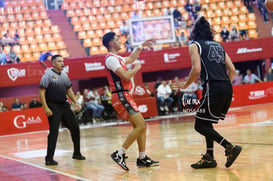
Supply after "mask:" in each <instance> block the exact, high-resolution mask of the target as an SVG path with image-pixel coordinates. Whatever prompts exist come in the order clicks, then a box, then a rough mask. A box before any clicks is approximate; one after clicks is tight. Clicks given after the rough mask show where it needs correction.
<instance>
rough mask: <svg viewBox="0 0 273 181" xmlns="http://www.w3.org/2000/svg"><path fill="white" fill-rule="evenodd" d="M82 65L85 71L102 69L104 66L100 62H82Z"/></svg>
mask: <svg viewBox="0 0 273 181" xmlns="http://www.w3.org/2000/svg"><path fill="white" fill-rule="evenodd" d="M84 67H85V70H86V71H87V72H88V71H95V70H103V69H104V66H103V65H102V64H101V63H100V62H94V63H84Z"/></svg>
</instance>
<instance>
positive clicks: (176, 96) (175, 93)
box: [170, 77, 181, 112]
mask: <svg viewBox="0 0 273 181" xmlns="http://www.w3.org/2000/svg"><path fill="white" fill-rule="evenodd" d="M178 81H179V79H178V77H175V78H174V84H175V83H177V82H178ZM174 84H173V83H172V84H171V89H172V93H171V95H170V96H171V97H172V98H173V102H172V104H171V108H172V111H173V112H177V111H178V110H181V104H180V103H179V102H180V100H179V97H180V91H179V90H178V88H177V87H174Z"/></svg>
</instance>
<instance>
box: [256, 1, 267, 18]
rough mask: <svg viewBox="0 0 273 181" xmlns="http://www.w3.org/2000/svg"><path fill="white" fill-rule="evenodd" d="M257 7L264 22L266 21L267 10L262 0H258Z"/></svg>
mask: <svg viewBox="0 0 273 181" xmlns="http://www.w3.org/2000/svg"><path fill="white" fill-rule="evenodd" d="M257 5H258V9H259V11H260V13H261V14H262V15H263V17H264V23H268V22H269V20H268V11H267V9H266V7H265V5H264V0H258V4H257Z"/></svg>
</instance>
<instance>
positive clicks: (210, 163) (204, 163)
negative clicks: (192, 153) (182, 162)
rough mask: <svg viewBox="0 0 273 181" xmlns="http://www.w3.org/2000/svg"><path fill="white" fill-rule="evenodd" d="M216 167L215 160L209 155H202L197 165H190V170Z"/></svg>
mask: <svg viewBox="0 0 273 181" xmlns="http://www.w3.org/2000/svg"><path fill="white" fill-rule="evenodd" d="M216 166H217V163H216V160H214V158H213V157H212V156H210V155H209V154H205V155H203V157H202V158H201V160H199V161H198V162H197V163H194V164H191V167H192V168H195V169H199V168H215V167H216Z"/></svg>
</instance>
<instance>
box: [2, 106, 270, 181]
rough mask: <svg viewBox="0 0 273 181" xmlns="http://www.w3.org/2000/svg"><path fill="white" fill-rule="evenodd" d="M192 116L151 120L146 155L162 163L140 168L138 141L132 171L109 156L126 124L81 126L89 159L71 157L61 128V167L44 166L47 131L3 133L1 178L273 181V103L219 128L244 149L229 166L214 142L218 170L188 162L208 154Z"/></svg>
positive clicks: (246, 110)
mask: <svg viewBox="0 0 273 181" xmlns="http://www.w3.org/2000/svg"><path fill="white" fill-rule="evenodd" d="M193 121H194V117H193V116H186V117H184V116H181V115H174V116H169V117H161V118H155V119H151V120H147V123H148V132H147V134H148V137H147V153H148V155H149V156H150V157H152V158H153V159H155V160H159V161H160V166H158V167H151V168H141V169H139V168H137V167H136V157H137V154H138V153H137V145H136V144H133V145H132V146H131V147H130V148H129V150H128V151H127V155H128V156H129V158H128V160H127V165H128V167H129V168H130V171H129V172H125V171H123V170H122V169H121V168H119V167H118V166H117V165H116V164H115V163H114V162H113V161H112V160H111V158H110V154H111V153H112V152H113V151H115V150H116V149H117V148H118V147H119V146H120V145H121V144H122V141H123V140H124V139H125V137H126V135H127V134H128V133H129V132H130V130H131V127H130V126H129V125H128V124H122V123H120V124H118V125H117V124H112V125H109V124H108V125H103V124H98V125H96V126H93V125H92V126H91V125H89V126H84V127H81V147H82V153H83V154H84V155H85V156H86V157H87V160H85V161H75V160H72V159H71V155H72V143H71V139H70V135H69V132H68V131H67V130H65V129H64V130H61V131H60V134H59V139H58V143H57V150H56V156H55V160H56V161H58V162H59V165H58V166H50V167H49V166H48V167H47V166H45V165H44V156H45V153H46V142H47V132H46V131H43V132H38V133H31V134H20V135H12V136H2V137H0V180H1V181H2V180H8V181H13V180H16V181H21V180H22V181H23V180H39V181H47V180H50V181H55V180H65V181H66V180H92V181H116V180H122V181H127V180H128V181H138V180H139V181H178V180H179V181H180V180H190V181H195V180H198V181H201V180H209V181H218V180H220V181H222V180H224V181H226V180H227V181H237V180H238V181H239V180H243V181H244V180H246V181H252V180H253V181H257V180H262V181H268V180H269V181H270V180H271V181H272V180H273V104H264V105H258V106H249V107H243V108H236V109H233V110H230V112H229V114H228V116H227V118H226V119H225V120H224V121H222V122H220V124H218V125H217V126H215V128H216V129H217V130H218V131H219V132H220V133H221V134H222V135H223V136H224V137H226V138H227V139H228V140H229V141H231V142H232V143H234V144H238V145H241V146H242V147H243V151H242V153H241V155H240V156H239V157H238V159H237V160H236V162H235V163H234V164H233V165H232V166H231V167H230V168H228V169H227V168H225V166H224V165H225V161H226V157H225V156H224V149H223V148H222V147H220V146H219V145H218V144H216V143H215V144H214V147H215V158H216V161H217V163H218V166H217V167H216V168H212V169H200V170H194V169H192V168H191V167H190V164H192V163H194V162H196V161H198V160H199V159H200V158H201V155H200V154H201V153H204V152H205V140H204V139H203V137H202V136H201V135H199V134H198V133H197V132H195V130H194V129H193V124H194V122H193Z"/></svg>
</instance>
